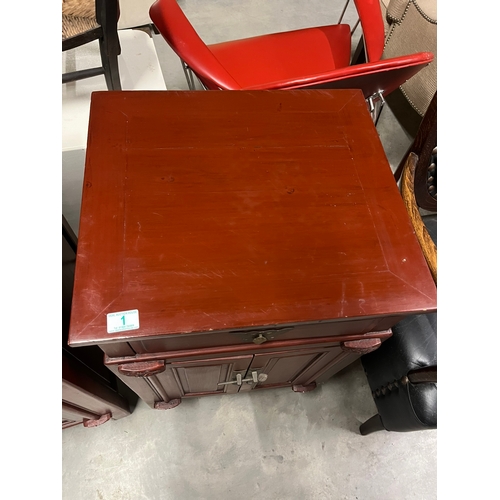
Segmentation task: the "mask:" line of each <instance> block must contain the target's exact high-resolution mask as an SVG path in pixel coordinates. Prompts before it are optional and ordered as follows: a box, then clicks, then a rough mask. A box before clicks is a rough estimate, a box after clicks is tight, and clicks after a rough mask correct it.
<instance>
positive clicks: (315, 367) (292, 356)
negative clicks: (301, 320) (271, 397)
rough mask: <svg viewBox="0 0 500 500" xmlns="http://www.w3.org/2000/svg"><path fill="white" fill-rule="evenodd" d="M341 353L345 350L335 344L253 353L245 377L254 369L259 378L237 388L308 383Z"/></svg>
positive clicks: (329, 365) (327, 368)
mask: <svg viewBox="0 0 500 500" xmlns="http://www.w3.org/2000/svg"><path fill="white" fill-rule="evenodd" d="M344 357H346V353H344V352H343V351H342V350H341V348H340V347H339V346H335V347H327V348H312V349H297V350H293V351H285V352H283V351H282V352H272V353H266V354H255V356H254V359H253V361H252V364H251V365H250V369H249V371H248V373H247V378H249V377H252V375H253V373H254V372H255V375H254V376H255V377H257V378H258V380H259V381H258V382H257V383H256V384H253V385H250V384H246V385H245V384H244V385H243V386H242V388H241V391H247V390H251V389H261V388H268V387H286V386H301V385H304V386H305V385H309V384H311V383H313V382H314V381H315V380H316V379H317V377H319V376H320V375H321V374H322V373H323V372H325V371H326V370H330V369H331V368H332V367H333V366H334V365H336V364H337V363H340V362H341V361H342V360H343V358H344Z"/></svg>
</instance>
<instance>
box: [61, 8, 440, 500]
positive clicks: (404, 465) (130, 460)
mask: <svg viewBox="0 0 500 500" xmlns="http://www.w3.org/2000/svg"><path fill="white" fill-rule="evenodd" d="M179 3H180V5H181V6H182V7H183V9H185V12H186V13H187V15H188V17H189V18H190V19H191V21H192V23H193V24H194V25H195V26H196V28H197V29H198V31H199V34H200V36H202V38H203V39H204V40H205V41H207V42H209V43H210V42H215V41H222V40H224V39H231V38H241V37H245V36H251V35H253V34H259V33H266V32H271V31H280V30H287V29H294V28H298V27H303V26H312V25H319V24H327V23H335V22H337V20H338V17H339V13H340V10H341V6H340V4H339V3H338V2H330V1H325V0H272V1H269V0H246V1H245V2H237V1H236V0H211V1H210V2H208V1H206V0H180V1H179ZM348 20H349V18H348ZM153 41H154V45H155V47H156V51H157V54H158V59H159V61H160V64H161V70H162V74H163V76H164V78H165V83H166V87H167V89H169V90H174V89H186V88H187V86H186V83H185V80H184V75H183V72H182V69H181V66H180V63H179V60H178V58H177V57H176V56H175V54H173V53H172V51H171V50H170V48H169V47H168V46H167V45H166V43H165V42H164V41H163V40H162V39H161V37H158V36H154V37H153ZM396 101H397V99H396ZM398 113H399V114H400V113H401V110H400V109H398V108H397V102H396V104H394V106H393V109H391V108H389V107H386V108H385V110H384V112H383V114H382V118H381V120H380V122H379V125H378V131H379V134H380V137H381V141H382V144H383V145H384V149H385V151H386V154H387V157H388V159H389V162H390V164H391V167H392V168H393V169H394V168H395V167H396V166H397V164H398V163H399V161H400V159H401V157H402V156H403V154H404V152H405V151H406V148H407V147H408V145H409V144H410V141H411V130H410V131H408V130H407V129H405V128H403V127H402V126H401V122H400V121H398V120H397V119H396V116H397V115H398ZM403 113H404V109H403ZM375 412H376V409H375V404H374V402H373V399H372V397H371V394H370V390H369V387H368V383H367V381H366V378H365V376H364V373H363V370H362V367H361V364H360V363H359V362H356V363H354V364H352V365H351V366H349V367H347V368H346V369H344V370H343V371H342V372H341V373H340V374H338V375H337V376H335V377H333V378H332V379H330V380H329V381H328V382H326V383H324V384H322V385H321V386H319V387H318V388H317V389H316V390H315V391H312V392H310V393H306V394H297V393H294V392H292V391H291V390H289V389H274V390H269V391H262V392H257V393H252V394H244V395H236V396H232V397H230V396H212V397H206V398H199V399H191V400H185V401H183V403H182V404H181V405H180V406H179V407H177V408H175V409H173V410H168V411H157V410H151V409H150V408H149V407H147V406H146V405H145V404H144V403H142V402H141V401H139V402H138V404H137V406H136V407H135V409H134V411H133V413H132V414H131V415H130V416H128V417H126V418H124V419H121V420H117V421H115V420H112V421H110V422H107V423H106V424H104V425H102V426H100V427H97V428H92V429H86V428H83V427H73V428H70V429H66V430H64V431H63V433H62V495H63V496H62V498H63V499H65V500H93V499H96V500H138V499H147V500H164V499H165V500H170V499H175V500H211V499H221V500H233V499H242V498H249V499H251V498H255V499H257V498H258V499H262V500H267V499H270V500H271V499H272V500H274V499H290V500H307V499H311V500H317V499H353V500H354V499H359V500H370V499H384V500H392V499H394V500H406V499H425V500H429V499H433V498H436V497H437V492H436V489H437V477H436V471H437V431H426V432H419V433H389V432H379V433H375V434H372V435H370V436H366V437H362V436H361V435H360V434H359V432H358V427H359V425H360V423H362V422H363V421H365V420H366V419H368V418H369V417H371V416H372V415H373V414H374V413H375Z"/></svg>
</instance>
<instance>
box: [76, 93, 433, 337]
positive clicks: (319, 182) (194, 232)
mask: <svg viewBox="0 0 500 500" xmlns="http://www.w3.org/2000/svg"><path fill="white" fill-rule="evenodd" d="M435 308H436V288H435V285H434V282H433V280H432V278H431V275H430V273H429V271H428V268H427V265H426V263H425V260H424V258H423V256H422V253H421V251H420V247H419V245H418V242H417V240H416V238H415V235H414V233H413V229H412V226H411V223H410V221H409V218H408V216H407V213H406V210H405V207H404V204H403V201H402V199H401V196H400V194H399V191H398V188H397V185H396V183H395V181H394V177H393V175H392V172H391V169H390V166H389V164H388V161H387V159H386V156H385V153H384V150H383V148H382V145H381V143H380V139H379V137H378V134H377V131H376V129H375V127H374V125H373V123H372V120H371V118H370V115H369V113H368V111H367V107H366V104H365V102H364V99H363V97H362V94H361V92H360V91H357V90H312V91H311V90H298V91H291V90H287V91H254V92H246V91H234V92H231V91H205V92H203V91H198V92H174V91H163V92H138V91H136V92H126V91H125V92H96V93H94V94H93V96H92V102H91V111H90V122H89V138H88V146H87V159H86V166H85V175H84V186H83V197H82V208H81V218H80V230H79V241H78V254H77V263H76V274H75V285H74V295H73V308H72V318H71V325H70V334H69V341H70V344H72V345H81V344H89V343H103V342H112V341H124V340H127V339H141V338H147V337H154V336H158V335H168V334H180V333H188V332H206V331H212V330H231V329H241V328H248V327H253V326H255V327H259V326H268V325H282V324H296V323H303V322H318V321H334V320H346V319H351V318H352V319H356V318H363V317H371V316H392V315H405V314H409V313H418V312H424V311H428V310H435ZM124 311H138V313H137V316H138V318H137V319H136V317H135V316H133V317H132V316H131V317H132V320H131V321H132V322H131V323H126V321H125V319H123V318H125V316H120V317H121V318H122V321H123V323H120V322H119V321H118V320H116V321H118V323H117V322H116V321H115V320H113V321H115V322H114V323H110V324H108V320H109V318H111V316H109V318H108V314H113V313H118V312H124ZM127 321H128V320H127ZM136 323H137V324H136ZM121 325H125V326H121ZM109 329H110V330H111V333H108V330H109Z"/></svg>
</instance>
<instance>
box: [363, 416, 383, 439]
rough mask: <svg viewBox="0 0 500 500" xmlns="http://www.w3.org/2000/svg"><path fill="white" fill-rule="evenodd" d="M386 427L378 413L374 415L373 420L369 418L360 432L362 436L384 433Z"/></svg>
mask: <svg viewBox="0 0 500 500" xmlns="http://www.w3.org/2000/svg"><path fill="white" fill-rule="evenodd" d="M384 430H385V427H384V425H383V424H382V419H381V418H380V415H379V414H378V413H377V414H376V415H373V417H372V418H369V419H368V420H367V421H366V422H365V423H364V424H361V425H360V427H359V432H360V433H361V435H362V436H366V435H368V434H371V433H372V432H377V431H384Z"/></svg>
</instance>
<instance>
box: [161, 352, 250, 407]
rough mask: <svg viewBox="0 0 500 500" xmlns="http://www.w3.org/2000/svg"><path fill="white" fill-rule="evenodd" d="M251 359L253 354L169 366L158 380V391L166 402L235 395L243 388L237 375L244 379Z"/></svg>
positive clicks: (174, 363)
mask: <svg viewBox="0 0 500 500" xmlns="http://www.w3.org/2000/svg"><path fill="white" fill-rule="evenodd" d="M252 358H253V356H252V355H246V356H231V357H223V358H213V359H203V360H196V361H178V362H173V363H169V364H168V365H167V366H166V370H165V371H164V372H163V373H161V374H158V375H156V377H155V378H156V380H157V381H158V382H159V384H160V385H161V388H162V389H163V391H158V392H160V393H164V394H162V397H163V399H164V400H165V401H168V400H169V399H172V398H184V397H189V396H206V395H209V394H222V393H228V394H232V393H236V392H238V390H239V388H240V386H238V385H237V384H236V380H237V376H238V375H240V376H241V378H242V379H243V378H244V377H245V374H246V372H247V370H248V367H249V366H250V363H251V361H252ZM165 396H166V398H167V399H165Z"/></svg>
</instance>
